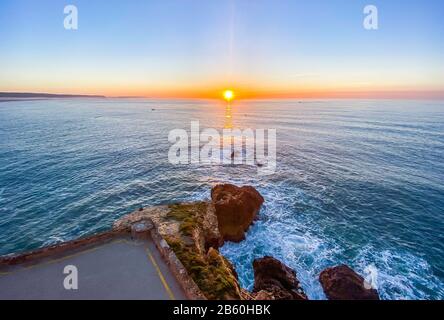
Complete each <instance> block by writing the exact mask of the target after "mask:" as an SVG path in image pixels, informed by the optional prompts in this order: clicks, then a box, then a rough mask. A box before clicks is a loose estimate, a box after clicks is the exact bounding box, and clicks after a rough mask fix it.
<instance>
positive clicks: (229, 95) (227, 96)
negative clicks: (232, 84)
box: [224, 90, 234, 102]
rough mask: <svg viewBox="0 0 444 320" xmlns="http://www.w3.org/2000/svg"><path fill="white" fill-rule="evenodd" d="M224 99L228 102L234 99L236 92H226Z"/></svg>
mask: <svg viewBox="0 0 444 320" xmlns="http://www.w3.org/2000/svg"><path fill="white" fill-rule="evenodd" d="M224 99H225V100H226V101H228V102H230V101H231V100H233V99H234V92H233V91H232V90H225V91H224Z"/></svg>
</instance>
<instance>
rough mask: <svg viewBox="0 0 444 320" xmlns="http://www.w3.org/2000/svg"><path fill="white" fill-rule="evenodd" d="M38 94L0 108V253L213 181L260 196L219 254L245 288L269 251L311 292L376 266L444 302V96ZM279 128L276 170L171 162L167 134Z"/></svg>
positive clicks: (89, 229)
mask: <svg viewBox="0 0 444 320" xmlns="http://www.w3.org/2000/svg"><path fill="white" fill-rule="evenodd" d="M230 115H231V118H230V117H226V116H227V114H226V109H225V106H224V105H223V104H218V103H217V102H210V101H153V100H51V101H48V100H45V101H27V102H4V103H0V151H1V152H0V254H9V253H13V252H19V251H24V250H29V249H33V248H37V247H40V246H44V245H49V244H53V243H56V242H59V241H64V240H69V239H73V238H76V237H79V236H83V235H87V234H91V233H94V232H97V231H101V230H104V229H106V228H109V227H110V226H111V225H112V222H113V221H114V220H115V219H117V218H119V217H120V216H122V215H124V214H126V213H129V212H131V211H132V210H134V209H136V208H138V207H140V206H150V205H158V204H165V203H169V202H175V201H184V200H195V199H205V198H209V194H210V192H209V190H210V188H211V187H212V186H213V185H214V184H216V183H220V182H232V183H236V184H239V185H244V184H249V185H253V186H255V187H256V188H257V189H258V190H259V191H260V192H261V193H262V194H263V195H264V197H265V198H266V203H265V205H264V207H263V209H262V211H261V214H260V220H259V221H258V222H257V223H256V224H255V225H254V226H253V227H252V228H251V229H250V230H249V232H248V236H247V240H246V241H244V242H242V243H240V244H233V243H228V244H226V245H225V246H224V247H223V248H222V250H221V251H222V252H223V253H224V254H225V255H226V256H227V257H228V258H229V259H230V260H231V261H232V262H233V263H234V265H235V267H236V269H237V271H238V273H239V276H240V280H241V283H242V285H243V286H244V287H246V288H251V287H252V284H253V270H252V266H251V263H252V261H253V260H254V259H255V258H256V257H261V256H264V255H273V256H275V257H277V258H279V259H281V260H283V261H284V262H285V263H287V264H288V265H289V266H291V267H292V268H294V269H295V270H296V271H297V273H298V277H299V278H300V280H301V282H302V286H303V288H304V289H305V291H306V292H307V293H308V295H309V297H310V298H312V299H323V298H325V297H324V295H323V293H322V289H321V287H320V285H319V283H318V281H317V277H318V275H319V273H320V271H321V270H323V269H324V268H325V267H328V266H333V265H337V264H341V263H346V264H349V265H350V266H352V267H353V268H355V269H356V270H357V271H358V272H360V273H362V274H363V273H364V269H365V268H366V267H368V266H373V267H375V268H376V269H377V271H378V286H379V291H380V293H381V295H382V297H383V298H385V299H443V298H444V258H443V257H444V222H443V220H444V186H443V181H444V161H443V159H444V103H443V102H430V101H428V102H427V101H425V102H419V101H416V102H413V101H411V102H405V101H339V100H335V101H261V102H254V101H250V102H242V103H241V102H237V103H235V104H234V106H233V108H232V112H231V114H230ZM191 120H200V123H201V127H202V128H205V127H213V128H217V129H222V128H224V127H225V126H231V125H232V126H234V127H236V128H253V129H254V128H275V129H277V140H278V141H277V160H278V163H277V171H276V173H275V174H274V175H270V176H258V175H257V171H256V168H252V167H247V166H222V165H219V166H216V165H213V166H198V165H193V166H191V165H182V166H174V165H171V164H169V162H168V150H169V147H170V143H169V142H168V133H169V131H170V130H172V129H174V128H183V129H186V130H188V131H189V130H190V121H191Z"/></svg>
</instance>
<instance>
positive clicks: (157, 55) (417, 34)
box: [0, 0, 444, 98]
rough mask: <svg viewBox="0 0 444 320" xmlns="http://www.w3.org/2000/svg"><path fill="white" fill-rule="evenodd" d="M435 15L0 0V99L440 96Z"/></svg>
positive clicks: (272, 4) (415, 9) (253, 0)
mask: <svg viewBox="0 0 444 320" xmlns="http://www.w3.org/2000/svg"><path fill="white" fill-rule="evenodd" d="M68 4H74V5H76V6H77V7H78V10H79V29H78V30H76V31H67V30H65V29H64V27H63V20H64V13H63V9H64V6H65V5H68ZM368 4H373V5H376V6H377V8H378V10H379V29H378V30H374V31H369V30H365V29H364V28H363V20H364V13H363V8H364V7H365V6H366V5H368ZM443 17H444V1H442V0H306V1H301V0H205V1H204V0H119V1H116V0H106V1H105V0H78V1H76V0H69V1H68V0H65V1H63V0H39V1H35V0H1V1H0V91H15V92H25V91H26V92H49V93H78V94H104V95H108V96H147V97H202V98H208V97H216V96H218V95H219V93H220V90H223V89H224V88H233V89H234V90H235V92H236V93H237V95H238V97H255V98H260V97H401V98H405V97H412V98H417V97H444V63H443V61H444V50H443V49H444V41H443V40H444V39H443V38H444V19H443Z"/></svg>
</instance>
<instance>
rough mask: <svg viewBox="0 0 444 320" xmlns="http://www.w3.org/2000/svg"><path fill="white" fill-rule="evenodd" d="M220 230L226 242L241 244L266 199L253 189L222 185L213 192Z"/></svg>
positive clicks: (213, 201)
mask: <svg viewBox="0 0 444 320" xmlns="http://www.w3.org/2000/svg"><path fill="white" fill-rule="evenodd" d="M211 200H212V203H213V205H214V208H215V213H216V216H217V222H218V228H219V232H220V234H221V236H222V238H223V239H224V240H225V241H232V242H240V241H242V240H244V239H245V232H246V231H247V230H248V228H249V227H250V226H251V224H252V223H253V222H254V220H256V218H257V214H258V213H259V210H260V208H261V206H262V204H263V203H264V198H263V197H262V196H261V194H260V193H259V192H258V191H257V190H256V189H255V188H253V187H250V186H244V187H237V186H235V185H232V184H220V185H217V186H215V187H214V188H213V189H212V190H211Z"/></svg>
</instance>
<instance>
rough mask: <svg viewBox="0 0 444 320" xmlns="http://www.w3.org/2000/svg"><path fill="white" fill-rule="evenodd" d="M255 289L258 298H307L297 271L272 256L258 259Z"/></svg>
mask: <svg viewBox="0 0 444 320" xmlns="http://www.w3.org/2000/svg"><path fill="white" fill-rule="evenodd" d="M253 268H254V290H253V295H254V298H255V299H256V300H307V296H306V295H305V293H304V291H303V290H302V288H301V287H300V285H299V281H298V279H297V277H296V272H295V271H294V270H292V269H290V268H289V267H287V266H286V265H285V264H283V263H282V262H280V261H279V260H277V259H275V258H272V257H264V258H261V259H256V260H254V262H253Z"/></svg>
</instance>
